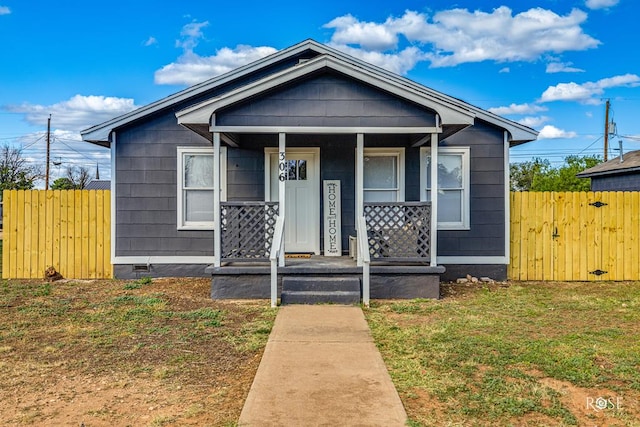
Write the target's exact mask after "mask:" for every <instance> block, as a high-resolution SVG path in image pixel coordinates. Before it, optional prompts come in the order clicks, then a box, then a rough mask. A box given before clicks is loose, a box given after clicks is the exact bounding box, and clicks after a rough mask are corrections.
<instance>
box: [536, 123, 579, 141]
mask: <svg viewBox="0 0 640 427" xmlns="http://www.w3.org/2000/svg"><path fill="white" fill-rule="evenodd" d="M577 136H578V134H577V133H576V132H573V131H571V132H567V131H565V130H563V129H558V128H557V127H555V126H551V125H546V126H545V127H543V128H542V129H541V130H540V133H539V134H538V139H563V138H564V139H570V138H575V137H577Z"/></svg>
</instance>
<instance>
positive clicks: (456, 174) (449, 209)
mask: <svg viewBox="0 0 640 427" xmlns="http://www.w3.org/2000/svg"><path fill="white" fill-rule="evenodd" d="M420 154H421V165H420V171H421V175H422V177H421V180H420V182H421V187H422V188H421V191H422V194H423V196H422V197H421V199H422V200H431V149H430V148H423V149H422V150H421V153H420ZM469 175H470V173H469V147H441V148H439V149H438V214H437V215H438V229H440V230H464V229H469Z"/></svg>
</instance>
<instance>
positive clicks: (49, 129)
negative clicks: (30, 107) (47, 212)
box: [44, 114, 51, 190]
mask: <svg viewBox="0 0 640 427" xmlns="http://www.w3.org/2000/svg"><path fill="white" fill-rule="evenodd" d="M50 145H51V114H49V118H48V119H47V167H46V173H45V180H44V189H45V190H48V189H49V148H50Z"/></svg>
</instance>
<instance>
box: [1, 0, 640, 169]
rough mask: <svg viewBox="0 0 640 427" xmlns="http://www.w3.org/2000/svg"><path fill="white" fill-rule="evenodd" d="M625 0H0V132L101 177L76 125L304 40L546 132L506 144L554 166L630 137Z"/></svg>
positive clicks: (103, 158)
mask: <svg viewBox="0 0 640 427" xmlns="http://www.w3.org/2000/svg"><path fill="white" fill-rule="evenodd" d="M638 17H640V4H638V2H635V1H632V0H573V1H572V0H569V1H567V0H533V1H530V0H522V1H517V2H513V1H512V2H507V1H504V0H502V1H491V0H488V1H458V2H445V1H440V0H435V1H413V0H411V1H398V2H390V1H376V0H368V1H349V2H346V1H335V0H325V1H322V2H299V1H297V2H254V1H242V2H240V1H236V2H211V1H198V0H183V1H180V2H158V1H157V0H156V1H148V0H135V1H131V0H129V1H126V2H125V1H121V0H112V1H110V2H88V1H86V0H83V1H62V2H52V1H46V2H45V1H39V0H38V1H24V0H20V1H18V0H0V42H1V46H2V47H1V49H2V51H1V57H2V63H1V66H0V144H5V143H8V144H12V145H16V146H21V147H23V149H24V154H25V156H26V157H27V158H28V159H29V161H31V162H35V163H38V164H43V165H44V152H45V141H44V132H45V130H46V123H47V117H49V114H51V117H52V130H53V143H52V146H51V158H52V161H55V162H56V164H58V163H59V166H53V169H52V173H53V175H54V178H55V175H56V174H62V173H64V169H65V167H67V166H73V165H79V166H85V167H88V168H90V169H91V170H92V171H93V170H94V169H95V167H96V164H99V165H100V173H101V178H108V177H109V170H108V167H109V159H108V157H109V153H108V151H107V150H104V149H100V148H99V147H95V146H92V145H89V144H87V143H83V142H80V141H79V138H80V137H79V131H80V130H82V129H84V128H86V127H88V126H91V125H94V124H98V123H101V122H103V121H105V120H107V119H109V118H111V117H114V116H117V115H120V114H123V113H126V112H128V111H131V110H132V109H134V108H137V107H140V106H143V105H145V104H148V103H150V102H153V101H156V100H158V99H160V98H163V97H165V96H167V95H170V94H172V93H175V92H177V91H179V90H181V89H183V88H185V87H187V86H189V85H192V84H194V83H197V82H199V81H202V80H204V79H206V78H208V77H213V76H215V75H217V74H220V73H223V72H226V71H229V70H231V69H233V68H236V67H238V66H240V65H243V64H245V63H247V62H250V61H253V60H255V59H258V58H260V57H262V56H264V55H267V54H270V53H272V52H274V51H276V50H279V49H283V48H286V47H288V46H291V45H293V44H295V43H297V42H300V41H302V40H304V39H307V38H312V39H315V40H317V41H319V42H321V43H327V44H329V45H331V46H334V47H336V48H338V49H341V50H344V51H346V52H347V53H350V54H352V55H354V56H357V57H360V58H361V59H364V60H367V61H370V62H373V63H375V64H376V65H379V66H382V67H385V68H387V69H389V70H391V71H394V72H397V73H399V74H402V75H404V76H406V77H408V78H411V79H413V80H415V81H417V82H419V83H421V84H424V85H426V86H429V87H431V88H433V89H435V90H438V91H441V92H444V93H446V94H448V95H451V96H455V97H457V98H460V99H462V100H464V101H466V102H468V103H471V104H473V105H476V106H478V107H481V108H484V109H488V110H490V111H493V112H496V113H498V114H500V115H503V116H504V117H507V118H509V119H512V120H514V121H518V122H521V123H524V124H527V125H528V126H531V127H533V128H534V129H536V130H539V131H540V137H539V140H538V141H535V142H531V143H528V144H524V145H522V146H520V147H517V148H513V149H512V150H511V160H512V161H513V162H517V161H526V160H530V159H531V158H532V157H534V156H535V157H543V158H548V159H549V160H550V161H551V162H553V163H555V164H558V163H561V162H562V160H563V159H564V157H566V156H567V155H570V154H580V155H587V154H599V155H601V156H602V154H603V137H602V136H603V129H604V111H605V107H604V102H605V100H606V99H610V100H611V106H612V108H611V114H612V117H611V118H612V120H613V121H614V122H615V123H616V125H617V126H616V130H617V132H616V133H617V134H616V135H615V136H612V138H611V145H612V149H611V150H610V153H609V156H610V157H614V156H616V155H617V151H616V150H614V148H616V149H617V147H618V141H619V140H622V141H623V145H624V150H625V151H629V150H635V149H640V120H638V115H639V114H640V59H639V58H640V57H639V56H638V55H637V49H638V42H639V41H640V35H639V34H640V33H638V31H637V25H638Z"/></svg>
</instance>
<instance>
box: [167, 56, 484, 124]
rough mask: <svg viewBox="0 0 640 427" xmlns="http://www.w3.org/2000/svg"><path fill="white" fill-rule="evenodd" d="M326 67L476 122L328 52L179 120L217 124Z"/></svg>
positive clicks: (449, 117)
mask: <svg viewBox="0 0 640 427" xmlns="http://www.w3.org/2000/svg"><path fill="white" fill-rule="evenodd" d="M325 68H328V69H331V70H334V71H337V72H339V73H342V74H345V75H348V76H350V77H353V78H355V79H357V80H359V81H362V82H364V83H367V84H370V85H372V86H374V87H376V88H379V89H381V90H385V91H387V92H389V93H392V94H394V95H396V96H399V97H401V98H403V99H406V100H408V101H412V102H414V103H416V104H418V105H421V106H423V107H425V108H429V109H432V110H435V111H436V113H437V114H438V115H439V117H440V120H441V123H442V124H444V125H446V124H465V125H472V124H473V123H474V119H475V113H473V112H471V111H469V110H468V109H465V108H462V107H459V106H458V105H455V104H450V103H446V102H444V101H443V100H441V99H439V98H437V97H434V96H432V95H430V94H427V93H424V92H418V91H417V90H415V89H413V88H410V87H407V86H404V85H399V84H398V83H397V82H395V81H392V80H389V79H388V78H386V76H380V75H379V74H377V73H375V72H373V71H370V70H367V69H364V68H362V67H356V66H354V65H352V64H349V63H347V62H345V61H342V60H340V59H338V58H334V57H332V56H328V55H321V56H319V57H316V58H314V59H311V60H309V61H307V62H304V63H302V64H300V65H298V66H295V67H292V68H288V69H286V70H283V71H281V72H279V73H275V74H272V75H270V76H267V77H265V78H263V79H261V80H258V81H256V82H253V83H250V84H248V85H246V86H243V87H240V88H238V89H235V90H232V91H230V92H227V93H225V94H223V95H221V96H219V97H215V98H212V99H209V100H207V101H204V102H201V103H200V104H197V105H194V106H192V107H189V108H186V109H184V110H181V111H178V112H177V113H176V117H177V118H178V123H179V124H195V123H198V124H210V125H215V123H212V117H214V114H215V113H216V111H218V110H219V109H221V108H224V107H226V106H229V105H232V104H235V103H237V102H240V101H243V100H245V99H247V98H250V97H252V96H256V95H260V94H262V93H265V92H266V91H268V90H271V89H273V88H275V87H278V86H280V85H283V84H286V83H289V82H291V81H294V80H296V79H299V78H301V77H305V76H307V75H309V74H312V73H314V72H316V71H319V70H322V69H325Z"/></svg>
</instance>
